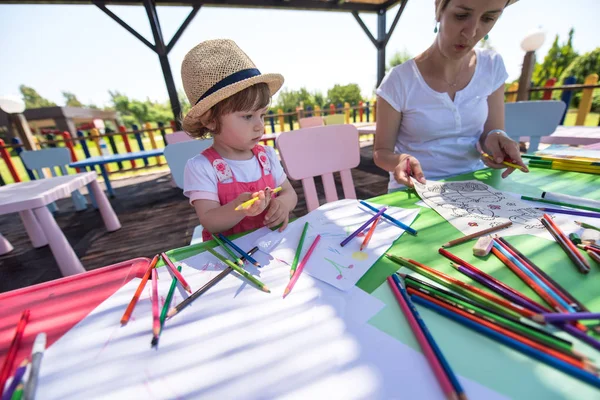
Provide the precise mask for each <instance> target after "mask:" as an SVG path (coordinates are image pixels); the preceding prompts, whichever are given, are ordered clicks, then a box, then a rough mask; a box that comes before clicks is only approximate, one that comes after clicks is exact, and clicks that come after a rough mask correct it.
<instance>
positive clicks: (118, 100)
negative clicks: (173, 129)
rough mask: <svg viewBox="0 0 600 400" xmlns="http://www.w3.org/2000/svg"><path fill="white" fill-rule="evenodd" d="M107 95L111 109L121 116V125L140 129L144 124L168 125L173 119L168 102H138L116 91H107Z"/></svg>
mask: <svg viewBox="0 0 600 400" xmlns="http://www.w3.org/2000/svg"><path fill="white" fill-rule="evenodd" d="M108 93H109V94H110V97H111V101H112V103H113V107H111V109H112V110H114V111H117V112H118V113H119V114H120V115H121V118H122V119H123V123H124V124H125V125H127V126H131V125H132V124H137V125H138V126H140V127H141V126H142V124H143V123H144V122H163V123H165V124H168V122H169V121H170V120H172V119H173V112H172V111H171V105H170V103H169V102H168V101H167V102H164V103H159V102H152V101H150V100H149V99H146V101H140V100H136V99H130V98H129V97H127V95H125V94H123V93H120V92H118V91H115V92H112V91H109V92H108ZM188 106H189V103H188Z"/></svg>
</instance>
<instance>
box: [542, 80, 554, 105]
mask: <svg viewBox="0 0 600 400" xmlns="http://www.w3.org/2000/svg"><path fill="white" fill-rule="evenodd" d="M555 84H556V78H550V79H548V80H547V81H546V84H545V85H544V87H554V85H555ZM542 100H552V90H544V94H543V95H542Z"/></svg>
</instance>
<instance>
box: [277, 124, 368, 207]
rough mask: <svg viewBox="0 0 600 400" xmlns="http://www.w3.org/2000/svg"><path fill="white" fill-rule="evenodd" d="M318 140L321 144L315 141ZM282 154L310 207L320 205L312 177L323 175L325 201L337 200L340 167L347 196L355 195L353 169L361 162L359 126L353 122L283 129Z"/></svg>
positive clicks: (348, 197)
mask: <svg viewBox="0 0 600 400" xmlns="http://www.w3.org/2000/svg"><path fill="white" fill-rule="evenodd" d="M316 143H318V144H319V145H318V146H315V144H316ZM277 148H278V149H279V155H280V156H281V160H282V162H283V165H284V167H285V170H286V172H287V175H288V177H289V178H290V179H294V180H301V181H302V188H303V189H304V197H305V199H306V207H307V208H308V211H309V212H310V211H312V210H314V209H315V208H317V207H319V199H318V197H317V190H316V188H315V181H314V179H313V177H315V176H317V175H320V176H321V179H322V180H323V187H324V189H325V200H326V202H330V201H336V200H338V195H337V190H336V187H335V182H334V180H333V173H334V172H337V171H339V173H340V177H341V180H342V188H343V189H344V197H345V198H347V199H356V191H355V190H354V182H353V180H352V174H351V172H350V170H351V169H352V168H355V167H357V166H358V164H359V163H360V146H359V142H358V130H357V129H356V127H355V126H353V125H333V126H318V127H313V128H308V129H299V130H295V131H290V132H283V133H282V134H280V135H279V137H278V138H277Z"/></svg>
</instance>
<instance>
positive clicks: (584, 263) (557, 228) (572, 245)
mask: <svg viewBox="0 0 600 400" xmlns="http://www.w3.org/2000/svg"><path fill="white" fill-rule="evenodd" d="M544 218H545V219H546V221H547V222H548V223H549V224H550V225H551V226H552V228H554V230H555V231H556V233H558V235H560V237H561V238H562V239H563V240H564V241H565V243H566V245H567V246H568V247H569V248H570V249H571V250H572V251H573V253H574V254H575V256H576V257H577V258H579V260H581V262H582V263H583V265H585V266H586V267H588V268H590V264H588V262H587V260H586V259H585V258H583V256H582V255H581V253H579V251H577V246H575V245H574V244H573V242H571V240H569V238H568V237H567V236H566V235H565V234H564V233H563V231H561V230H560V228H559V227H558V225H556V224H555V223H554V221H553V220H552V218H551V217H550V216H549V215H548V214H544Z"/></svg>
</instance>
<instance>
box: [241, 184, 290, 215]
mask: <svg viewBox="0 0 600 400" xmlns="http://www.w3.org/2000/svg"><path fill="white" fill-rule="evenodd" d="M280 190H281V186H279V187H276V188H275V189H273V190H272V191H271V193H277V192H279V191H280ZM256 200H258V197H253V198H251V199H250V200H248V201H245V202H243V203H242V204H240V205H239V206H237V207H236V208H235V211H240V210H245V209H247V208H248V207H250V206H251V205H252V204H254V202H255V201H256Z"/></svg>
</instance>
